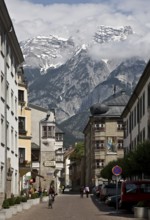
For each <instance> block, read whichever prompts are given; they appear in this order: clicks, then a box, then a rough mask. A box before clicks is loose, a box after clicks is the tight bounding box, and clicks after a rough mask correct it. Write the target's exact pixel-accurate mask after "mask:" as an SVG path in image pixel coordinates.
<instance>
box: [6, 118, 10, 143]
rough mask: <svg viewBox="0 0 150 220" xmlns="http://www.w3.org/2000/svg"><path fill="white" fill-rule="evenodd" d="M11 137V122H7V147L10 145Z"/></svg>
mask: <svg viewBox="0 0 150 220" xmlns="http://www.w3.org/2000/svg"><path fill="white" fill-rule="evenodd" d="M9 142H10V137H9V122H7V147H9Z"/></svg>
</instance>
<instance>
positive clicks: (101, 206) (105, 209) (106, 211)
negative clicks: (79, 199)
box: [90, 195, 134, 218]
mask: <svg viewBox="0 0 150 220" xmlns="http://www.w3.org/2000/svg"><path fill="white" fill-rule="evenodd" d="M90 197H91V200H92V202H93V203H94V205H95V206H96V207H97V208H98V209H99V210H100V211H101V212H103V214H104V215H108V216H116V217H125V218H134V215H133V214H132V213H129V212H128V211H127V210H122V209H119V210H117V211H116V210H115V208H113V207H109V206H107V205H105V203H104V202H100V201H98V199H97V198H96V197H95V196H94V195H91V196H90Z"/></svg>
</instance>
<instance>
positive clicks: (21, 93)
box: [18, 90, 24, 102]
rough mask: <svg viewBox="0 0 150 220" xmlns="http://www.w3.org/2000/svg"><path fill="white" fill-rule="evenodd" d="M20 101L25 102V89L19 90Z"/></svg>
mask: <svg viewBox="0 0 150 220" xmlns="http://www.w3.org/2000/svg"><path fill="white" fill-rule="evenodd" d="M18 101H19V102H24V91H23V90H19V91H18Z"/></svg>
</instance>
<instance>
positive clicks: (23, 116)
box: [18, 67, 31, 189]
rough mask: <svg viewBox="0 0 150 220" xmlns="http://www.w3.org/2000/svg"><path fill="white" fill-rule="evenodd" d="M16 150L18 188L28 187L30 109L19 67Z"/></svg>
mask: <svg viewBox="0 0 150 220" xmlns="http://www.w3.org/2000/svg"><path fill="white" fill-rule="evenodd" d="M18 151H19V174H20V189H25V188H28V187H29V185H28V184H29V183H28V182H29V181H28V180H29V179H30V176H31V172H30V171H31V109H30V108H29V107H28V91H27V82H26V81H25V77H24V72H23V68H21V67H20V69H19V73H18ZM27 173H29V175H28V176H26V174H27Z"/></svg>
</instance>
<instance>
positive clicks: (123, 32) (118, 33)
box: [94, 25, 133, 44]
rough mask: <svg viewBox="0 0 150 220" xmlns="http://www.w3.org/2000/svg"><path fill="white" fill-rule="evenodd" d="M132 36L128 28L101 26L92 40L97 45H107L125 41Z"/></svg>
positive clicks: (131, 31)
mask: <svg viewBox="0 0 150 220" xmlns="http://www.w3.org/2000/svg"><path fill="white" fill-rule="evenodd" d="M132 34H133V30H132V28H131V27H130V26H125V27H108V26H104V25H101V26H100V27H99V28H98V31H97V32H96V33H95V35H94V40H95V41H96V42H98V43H101V44H102V43H108V42H115V41H122V40H126V39H127V37H128V36H129V35H132Z"/></svg>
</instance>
